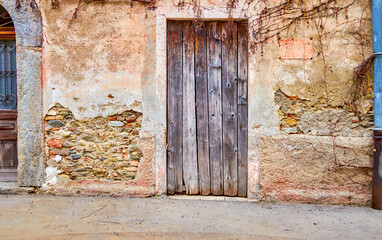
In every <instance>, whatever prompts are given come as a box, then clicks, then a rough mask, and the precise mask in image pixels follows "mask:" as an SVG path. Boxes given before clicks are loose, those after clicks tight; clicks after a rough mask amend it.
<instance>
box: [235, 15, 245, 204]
mask: <svg viewBox="0 0 382 240" xmlns="http://www.w3.org/2000/svg"><path fill="white" fill-rule="evenodd" d="M247 99H248V23H247V22H242V23H239V24H238V99H237V102H238V108H237V113H238V155H237V160H238V177H239V178H238V195H239V196H240V197H246V196H247V189H248V186H247V184H248V104H247Z"/></svg>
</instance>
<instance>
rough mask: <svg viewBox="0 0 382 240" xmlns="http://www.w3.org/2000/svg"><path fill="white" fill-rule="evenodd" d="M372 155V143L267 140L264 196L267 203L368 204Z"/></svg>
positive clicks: (262, 161)
mask: <svg viewBox="0 0 382 240" xmlns="http://www.w3.org/2000/svg"><path fill="white" fill-rule="evenodd" d="M333 140H334V142H333ZM333 144H334V147H333ZM333 151H334V152H335V154H334V152H333ZM372 153H373V141H372V139H371V138H364V137H362V138H348V137H337V138H335V139H332V138H331V137H315V136H308V135H287V136H284V135H283V136H275V137H263V138H262V141H261V144H260V185H261V190H260V195H261V197H262V198H263V199H264V200H268V201H282V202H303V203H320V204H321V203H324V204H360V205H366V204H368V203H369V201H370V199H371V186H372V169H371V167H372Z"/></svg>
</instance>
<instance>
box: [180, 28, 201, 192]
mask: <svg viewBox="0 0 382 240" xmlns="http://www.w3.org/2000/svg"><path fill="white" fill-rule="evenodd" d="M194 42H195V34H194V28H193V27H192V23H191V22H183V180H184V184H185V186H186V194H198V193H199V189H198V159H197V150H196V112H195V69H194V64H195V62H194Z"/></svg>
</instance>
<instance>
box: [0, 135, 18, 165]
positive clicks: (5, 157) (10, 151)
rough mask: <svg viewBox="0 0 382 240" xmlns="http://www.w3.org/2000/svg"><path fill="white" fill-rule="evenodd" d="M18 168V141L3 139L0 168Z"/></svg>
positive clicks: (0, 150) (0, 144)
mask: <svg viewBox="0 0 382 240" xmlns="http://www.w3.org/2000/svg"><path fill="white" fill-rule="evenodd" d="M3 168H13V169H16V168H17V142H16V141H1V143H0V169H3Z"/></svg>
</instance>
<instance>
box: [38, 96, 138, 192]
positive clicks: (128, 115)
mask: <svg viewBox="0 0 382 240" xmlns="http://www.w3.org/2000/svg"><path fill="white" fill-rule="evenodd" d="M141 115H142V114H141V113H138V112H135V111H125V112H123V113H121V114H115V115H112V116H109V117H97V118H95V119H88V118H85V119H83V120H81V121H79V120H76V119H75V118H74V116H73V114H72V112H71V111H70V110H69V109H67V108H64V107H62V106H61V105H60V104H56V105H55V106H54V107H52V108H51V109H50V110H49V111H48V113H47V115H46V117H45V140H46V156H47V162H46V164H47V169H46V174H47V183H48V184H55V183H56V182H57V181H61V182H62V181H70V180H84V179H88V180H89V179H107V180H113V181H126V180H130V179H134V178H135V176H136V172H137V167H138V165H139V162H140V159H141V157H142V152H141V151H140V150H139V148H138V146H137V142H138V138H139V131H140V128H141V119H142V117H141ZM55 175H57V178H56V176H55Z"/></svg>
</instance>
